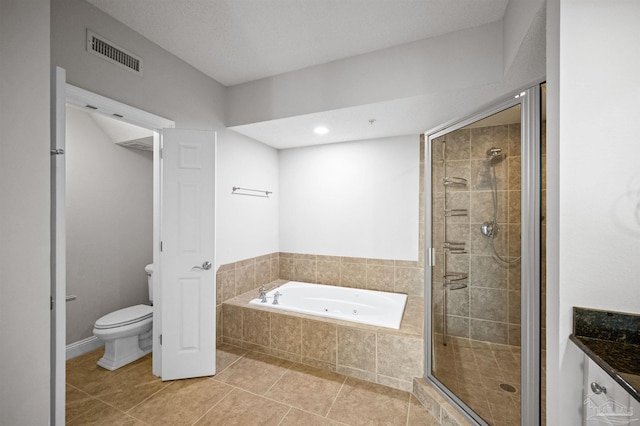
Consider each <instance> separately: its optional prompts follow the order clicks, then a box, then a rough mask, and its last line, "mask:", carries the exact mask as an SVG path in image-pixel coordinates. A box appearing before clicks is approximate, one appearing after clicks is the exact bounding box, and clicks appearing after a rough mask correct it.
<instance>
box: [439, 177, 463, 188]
mask: <svg viewBox="0 0 640 426" xmlns="http://www.w3.org/2000/svg"><path fill="white" fill-rule="evenodd" d="M442 184H443V185H444V186H467V180H466V179H465V178H461V177H455V176H446V177H445V178H444V179H442Z"/></svg>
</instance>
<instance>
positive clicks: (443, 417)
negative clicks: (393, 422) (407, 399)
mask: <svg viewBox="0 0 640 426" xmlns="http://www.w3.org/2000/svg"><path fill="white" fill-rule="evenodd" d="M413 395H414V396H415V397H416V399H417V400H418V401H420V403H421V404H422V406H423V407H424V408H425V409H426V410H427V411H428V412H429V414H431V415H432V416H433V417H435V418H436V420H438V422H439V423H440V424H441V425H447V426H472V423H469V421H468V420H467V419H466V418H464V417H463V416H462V414H460V413H459V412H458V410H456V409H455V408H454V407H453V406H452V405H451V404H450V403H449V402H448V401H447V400H445V399H444V398H443V397H442V396H441V395H440V394H439V393H438V391H437V390H436V389H435V388H434V387H433V386H431V385H430V384H429V383H428V382H427V381H426V380H425V379H423V378H422V377H414V379H413Z"/></svg>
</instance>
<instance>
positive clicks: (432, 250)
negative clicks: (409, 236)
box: [427, 247, 436, 266]
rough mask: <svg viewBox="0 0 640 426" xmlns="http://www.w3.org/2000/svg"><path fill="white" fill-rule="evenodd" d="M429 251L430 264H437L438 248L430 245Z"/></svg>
mask: <svg viewBox="0 0 640 426" xmlns="http://www.w3.org/2000/svg"><path fill="white" fill-rule="evenodd" d="M427 251H428V256H429V266H436V249H435V248H432V247H429V248H428V249H427Z"/></svg>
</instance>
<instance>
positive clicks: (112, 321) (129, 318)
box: [95, 305, 153, 328]
mask: <svg viewBox="0 0 640 426" xmlns="http://www.w3.org/2000/svg"><path fill="white" fill-rule="evenodd" d="M152 315H153V307H151V306H148V305H136V306H130V307H128V308H124V309H120V310H119V311H115V312H111V313H110V314H107V315H105V316H103V317H102V318H100V319H99V320H98V321H96V323H95V328H114V327H122V326H124V325H129V324H133V323H136V322H140V321H142V320H145V319H147V318H151V316H152Z"/></svg>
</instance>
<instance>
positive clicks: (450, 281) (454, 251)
mask: <svg viewBox="0 0 640 426" xmlns="http://www.w3.org/2000/svg"><path fill="white" fill-rule="evenodd" d="M446 153H447V141H446V140H443V141H442V174H443V175H444V176H445V177H444V178H443V179H442V185H443V186H444V195H443V198H444V200H443V203H444V208H443V212H442V213H443V215H444V223H443V227H442V228H443V232H442V234H443V235H442V241H443V243H442V248H443V251H442V269H443V270H444V274H443V276H442V281H443V287H444V291H443V292H442V335H443V344H444V345H446V344H447V293H448V290H462V289H463V288H466V287H467V284H466V282H463V281H465V280H467V279H468V278H469V275H468V274H465V273H462V272H450V271H448V269H447V256H448V255H458V254H467V250H466V243H464V242H461V241H449V240H448V239H447V218H448V217H462V216H468V215H469V211H468V210H467V209H454V208H449V206H448V205H447V188H448V187H466V186H467V185H468V181H467V179H465V178H461V177H456V176H447V156H446Z"/></svg>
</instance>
